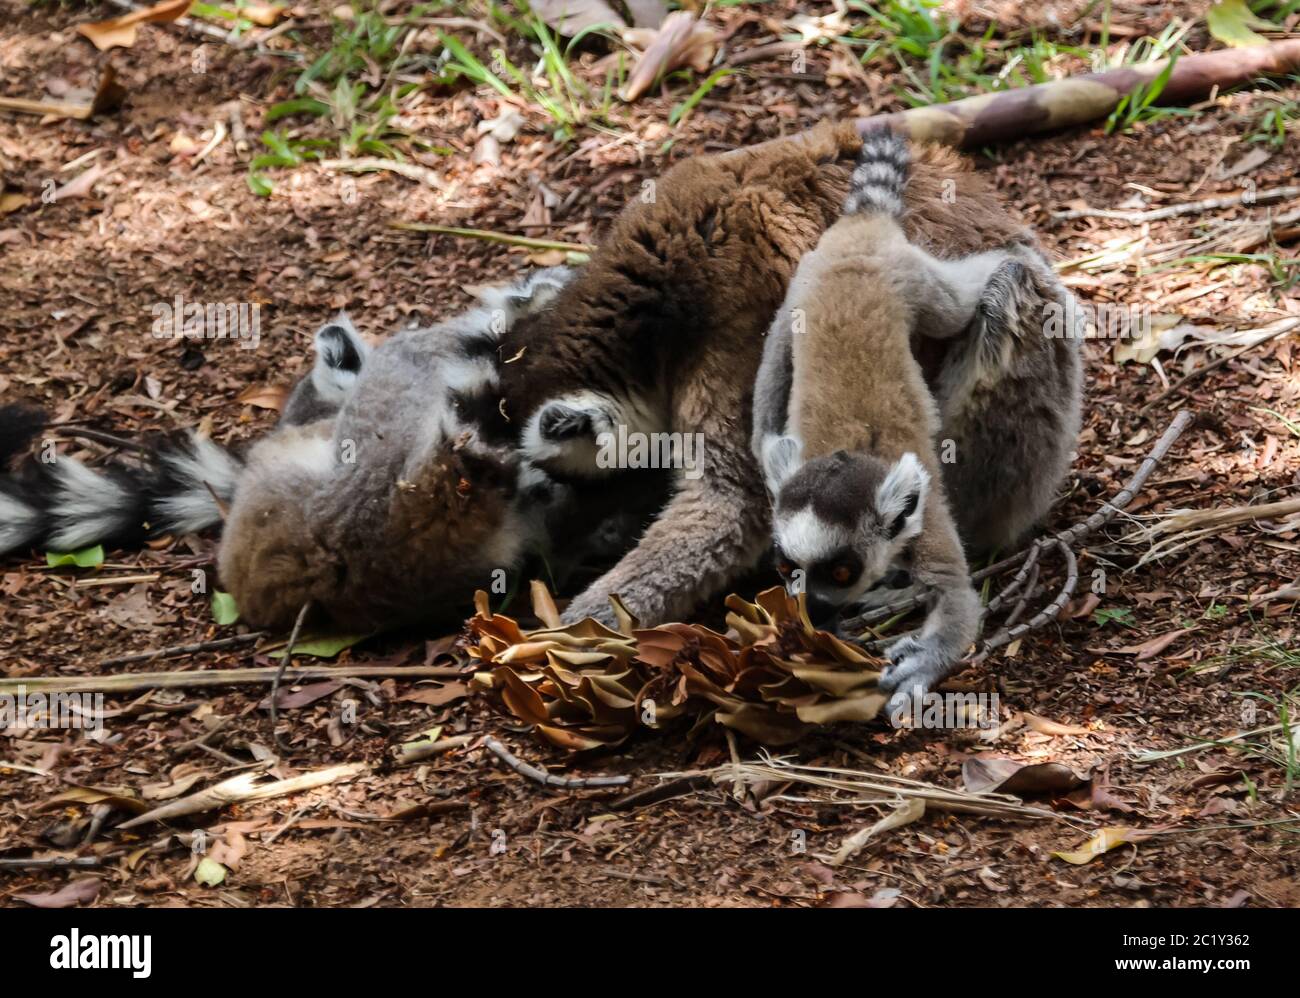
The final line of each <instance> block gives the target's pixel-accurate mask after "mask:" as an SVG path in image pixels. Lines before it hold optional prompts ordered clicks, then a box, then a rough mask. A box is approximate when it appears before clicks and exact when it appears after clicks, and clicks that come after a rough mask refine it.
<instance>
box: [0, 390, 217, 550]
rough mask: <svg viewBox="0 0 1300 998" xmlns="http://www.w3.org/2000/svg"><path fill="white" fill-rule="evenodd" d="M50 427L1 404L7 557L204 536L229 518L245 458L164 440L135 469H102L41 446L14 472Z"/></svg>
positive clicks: (0, 529)
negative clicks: (170, 536)
mask: <svg viewBox="0 0 1300 998" xmlns="http://www.w3.org/2000/svg"><path fill="white" fill-rule="evenodd" d="M45 425H46V421H45V418H44V416H43V415H42V414H41V413H39V412H38V411H36V410H33V409H29V408H25V407H20V406H4V407H2V408H0V470H3V471H4V472H5V473H4V474H0V555H4V554H8V553H10V552H13V551H20V550H29V549H33V548H36V549H43V550H46V551H78V550H80V549H82V548H86V547H91V546H93V545H95V544H103V545H105V546H108V547H129V546H132V545H134V544H138V543H140V542H141V541H143V540H144V539H145V538H146V537H149V536H151V535H162V534H171V533H177V534H179V533H190V532H193V531H198V530H204V529H206V528H208V527H212V526H216V525H217V524H219V523H220V522H221V519H222V506H223V505H224V504H228V503H229V502H230V501H231V500H232V499H233V497H234V494H235V482H236V480H237V479H238V477H239V474H240V471H241V470H242V464H241V462H240V461H239V459H238V458H236V457H235V456H234V455H233V454H231V453H230V452H229V451H227V450H225V449H224V448H223V447H221V446H219V445H217V444H215V443H213V442H212V441H211V440H208V439H206V438H204V437H200V436H198V435H196V434H193V433H185V434H177V435H173V436H169V437H165V438H162V439H161V440H159V441H158V442H157V443H156V444H154V445H152V446H149V447H147V448H146V449H145V450H144V451H142V453H141V456H140V461H139V463H138V464H130V465H128V464H126V463H124V462H119V463H116V464H109V465H105V466H102V467H93V468H92V467H91V466H89V465H87V464H84V463H82V462H81V461H78V460H77V459H76V458H72V457H68V456H67V455H65V454H62V453H60V452H58V451H57V450H55V449H54V448H53V447H52V446H49V447H41V448H40V450H39V451H38V453H36V454H31V455H29V456H27V457H24V458H22V459H21V460H20V461H18V462H17V464H16V466H14V470H13V471H12V473H10V472H9V470H8V469H9V468H10V467H11V465H13V462H15V461H16V460H17V458H18V456H19V455H20V454H22V453H23V452H25V451H26V450H28V449H29V448H30V446H31V444H32V442H33V441H34V440H35V439H36V437H37V436H38V435H39V434H40V433H41V431H42V430H43V429H44V428H45Z"/></svg>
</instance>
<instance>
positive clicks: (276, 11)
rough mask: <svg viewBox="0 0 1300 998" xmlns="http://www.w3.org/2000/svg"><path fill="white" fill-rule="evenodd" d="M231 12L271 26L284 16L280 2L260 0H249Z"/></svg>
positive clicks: (260, 24) (256, 22)
mask: <svg viewBox="0 0 1300 998" xmlns="http://www.w3.org/2000/svg"><path fill="white" fill-rule="evenodd" d="M231 13H237V14H239V16H240V17H246V18H248V19H249V20H250V21H252V22H253V23H254V24H256V25H258V26H260V27H263V28H269V27H270V26H271V25H273V24H274V23H275V22H276V21H278V20H280V18H281V17H283V16H284V8H283V7H282V6H280V5H279V4H278V3H260V2H258V0H249V2H248V3H245V4H244V5H243V6H242V7H240V8H239V9H238V10H236V11H231Z"/></svg>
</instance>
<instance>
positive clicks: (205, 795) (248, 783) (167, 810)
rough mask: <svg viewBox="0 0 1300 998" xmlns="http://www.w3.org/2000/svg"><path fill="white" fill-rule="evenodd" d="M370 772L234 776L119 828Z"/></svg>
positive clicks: (356, 766) (340, 769)
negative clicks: (280, 777)
mask: <svg viewBox="0 0 1300 998" xmlns="http://www.w3.org/2000/svg"><path fill="white" fill-rule="evenodd" d="M369 768H370V767H369V766H368V765H367V764H366V763H364V762H349V763H345V764H344V765H342V766H332V767H330V768H329V769H322V770H317V771H316V772H314V773H303V774H302V775H301V776H294V777H291V778H290V779H287V780H276V781H274V782H273V783H262V784H259V783H258V782H257V781H258V780H259V779H260V778H261V777H262V776H263V775H264V774H262V773H240V774H239V775H238V776H232V777H231V778H230V779H228V780H223V781H222V782H221V783H218V784H216V785H215V786H211V787H208V788H207V789H206V790H200V791H199V792H198V793H196V794H190V795H189V796H188V797H182V798H181V799H180V800H174V801H169V802H167V803H166V804H164V805H162V807H156V808H154V809H153V810H152V811H146V812H145V813H144V814H142V815H140V816H139V817H135V818H132V819H131V820H130V821H124V822H123V823H122V824H121V825H119V826H118V828H120V829H122V830H126V829H128V828H137V827H139V826H140V825H145V824H149V823H151V822H155V821H168V820H170V819H172V818H182V817H185V816H186V815H191V814H202V813H203V812H204V811H213V810H216V809H217V808H221V807H225V806H226V805H227V804H242V803H245V802H247V801H255V800H266V799H267V798H268V797H283V796H285V795H286V794H295V793H298V792H300V791H303V790H315V789H316V788H317V787H323V786H325V785H326V784H329V783H337V782H338V781H339V780H350V779H352V778H353V777H356V776H360V775H361V774H362V773H364V772H366V771H368V770H369Z"/></svg>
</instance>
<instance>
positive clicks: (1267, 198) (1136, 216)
mask: <svg viewBox="0 0 1300 998" xmlns="http://www.w3.org/2000/svg"><path fill="white" fill-rule="evenodd" d="M1294 197H1300V187H1274V188H1271V189H1270V190H1267V191H1255V192H1251V191H1242V192H1241V193H1240V194H1233V195H1230V196H1227V197H1221V198H1206V199H1205V200H1203V201H1189V202H1187V203H1186V204H1168V205H1165V206H1164V207H1163V208H1150V209H1147V210H1146V211H1114V210H1112V209H1109V208H1077V209H1074V210H1072V211H1056V212H1053V213H1052V218H1053V219H1055V220H1056V221H1058V222H1068V221H1071V220H1073V219H1076V218H1109V219H1115V220H1118V221H1121V222H1156V221H1159V220H1160V219H1162V218H1175V217H1177V216H1179V215H1197V214H1200V213H1201V212H1206V211H1217V210H1218V209H1220V208H1234V207H1236V206H1237V205H1240V204H1244V205H1245V206H1246V207H1248V208H1253V207H1254V206H1255V205H1257V204H1272V203H1273V202H1274V201H1288V200H1290V199H1291V198H1294Z"/></svg>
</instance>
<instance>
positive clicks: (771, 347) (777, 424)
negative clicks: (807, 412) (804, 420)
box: [752, 296, 794, 463]
mask: <svg viewBox="0 0 1300 998" xmlns="http://www.w3.org/2000/svg"><path fill="white" fill-rule="evenodd" d="M790 301H791V299H790V297H789V296H787V298H786V301H785V303H784V304H782V306H781V310H780V311H779V312H777V314H776V319H775V320H774V321H773V323H772V326H771V328H770V329H768V331H767V339H766V340H765V341H764V343H763V359H762V361H761V362H760V363H759V365H758V377H757V378H756V379H755V381H754V436H753V441H752V450H753V452H754V456H755V457H756V458H757V459H758V460H759V462H760V463H761V462H762V460H763V441H764V440H766V439H767V438H768V437H771V436H780V435H782V434H784V433H785V432H786V424H787V423H788V421H789V410H790V391H791V389H792V387H793V385H794V350H793V343H792V337H793V335H794V332H793V320H792V316H791V307H790Z"/></svg>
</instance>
